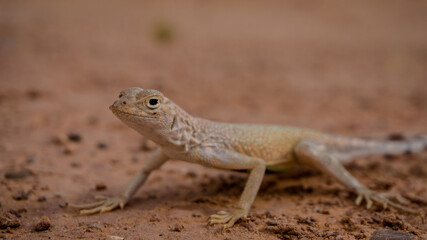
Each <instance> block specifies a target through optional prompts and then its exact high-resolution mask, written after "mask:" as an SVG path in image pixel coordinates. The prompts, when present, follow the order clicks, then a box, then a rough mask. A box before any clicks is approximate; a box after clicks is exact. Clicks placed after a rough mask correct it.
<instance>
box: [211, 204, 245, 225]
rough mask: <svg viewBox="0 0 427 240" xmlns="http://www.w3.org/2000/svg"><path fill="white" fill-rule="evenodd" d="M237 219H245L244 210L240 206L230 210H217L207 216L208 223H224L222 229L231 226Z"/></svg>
mask: <svg viewBox="0 0 427 240" xmlns="http://www.w3.org/2000/svg"><path fill="white" fill-rule="evenodd" d="M239 219H243V220H246V212H245V211H244V210H243V209H241V208H237V209H234V210H233V211H231V212H226V211H219V212H218V213H217V214H213V215H211V216H210V217H209V219H208V225H211V224H224V229H226V228H229V227H232V226H233V225H234V223H236V221H237V220H239Z"/></svg>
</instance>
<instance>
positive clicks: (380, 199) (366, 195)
mask: <svg viewBox="0 0 427 240" xmlns="http://www.w3.org/2000/svg"><path fill="white" fill-rule="evenodd" d="M357 194H358V196H357V198H356V201H355V202H356V205H360V204H361V203H362V200H365V201H366V208H367V209H369V208H371V207H372V204H373V203H374V202H376V203H379V204H382V206H383V208H384V209H386V208H387V206H392V207H394V208H396V209H398V210H401V211H403V212H407V213H410V214H415V215H420V216H421V217H422V218H423V219H424V214H423V212H421V211H417V210H414V209H411V208H408V207H405V206H403V205H401V204H398V203H395V202H393V201H391V200H390V199H389V198H396V199H397V200H398V201H399V202H400V203H408V202H409V201H408V200H406V199H405V198H403V197H401V196H400V195H396V196H393V195H391V194H387V193H377V192H375V191H372V190H370V189H369V188H366V187H361V188H359V189H358V190H357Z"/></svg>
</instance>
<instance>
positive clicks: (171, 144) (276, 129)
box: [72, 88, 427, 227]
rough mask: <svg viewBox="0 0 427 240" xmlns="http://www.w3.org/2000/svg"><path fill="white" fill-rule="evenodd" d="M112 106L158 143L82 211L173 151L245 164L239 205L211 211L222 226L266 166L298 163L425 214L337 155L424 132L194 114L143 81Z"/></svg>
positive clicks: (397, 148)
mask: <svg viewBox="0 0 427 240" xmlns="http://www.w3.org/2000/svg"><path fill="white" fill-rule="evenodd" d="M110 109H111V111H112V112H113V113H114V114H115V115H116V116H117V117H118V118H119V119H120V120H122V121H123V122H124V123H125V124H127V125H128V126H129V127H131V128H133V129H135V130H136V131H138V132H139V133H141V134H142V135H144V136H145V137H147V138H149V139H151V140H152V141H154V142H155V143H157V144H158V145H159V148H158V149H157V150H156V152H155V153H154V154H153V155H152V156H151V158H150V159H149V160H148V161H147V162H146V163H145V164H144V165H143V166H142V168H141V169H140V170H139V171H138V173H137V174H136V175H135V176H134V178H133V179H132V181H131V182H130V184H129V185H128V187H127V188H126V190H125V191H124V193H123V194H121V195H119V196H117V197H114V198H100V199H98V200H99V201H98V202H96V203H93V204H87V205H72V207H76V208H80V209H83V210H81V213H82V214H92V213H97V212H104V211H110V210H112V209H114V208H117V207H121V208H123V207H124V205H125V204H126V203H127V202H128V201H129V199H130V198H131V197H132V196H133V195H134V193H135V192H136V191H137V189H138V188H139V187H140V186H141V185H142V184H143V183H144V182H145V180H146V179H147V177H148V175H149V174H150V172H152V171H153V170H155V169H157V168H159V167H160V166H161V165H162V164H163V163H164V162H166V161H167V160H168V159H171V158H173V159H179V160H183V161H188V162H194V163H199V164H202V165H205V166H208V167H214V168H220V169H232V170H248V171H249V178H248V182H247V184H246V186H245V189H244V191H243V193H242V196H241V198H240V201H239V203H238V205H237V207H236V208H234V209H233V210H232V211H231V212H225V211H220V212H219V213H218V214H214V215H212V216H211V217H210V220H209V223H211V224H213V223H223V224H225V225H224V226H225V227H231V226H233V224H234V223H235V222H236V221H237V220H239V219H240V218H245V217H246V216H247V214H248V212H249V209H250V206H251V205H252V202H253V201H254V198H255V196H256V194H257V192H258V189H259V186H260V184H261V181H262V179H263V176H264V172H265V170H266V169H270V170H273V171H276V170H281V169H285V168H287V167H288V166H292V165H294V164H297V163H299V164H306V165H310V166H313V167H316V168H318V169H320V170H321V171H323V172H324V173H326V174H329V175H331V176H333V177H334V178H336V179H337V180H338V181H340V182H341V183H342V184H344V185H345V186H347V187H348V188H349V189H350V190H352V191H354V192H356V193H357V194H358V198H357V199H356V203H357V204H360V202H361V201H362V200H363V199H365V200H366V202H367V207H368V208H369V207H370V206H371V205H372V203H373V201H374V202H377V203H380V204H383V205H384V207H386V206H387V205H390V206H393V207H395V208H398V209H400V210H403V211H406V212H410V213H415V214H422V213H421V212H418V211H416V210H412V209H409V208H406V207H404V206H402V205H400V204H397V203H394V202H392V201H390V200H389V199H388V198H387V197H386V196H385V195H384V194H380V193H376V192H373V191H371V190H369V189H368V188H366V187H365V186H363V185H362V184H360V183H359V182H358V181H357V180H356V179H355V178H354V177H353V176H351V175H350V173H349V172H347V170H346V169H345V168H344V167H343V166H342V164H341V162H342V161H345V160H350V159H352V158H354V157H357V156H363V155H368V154H379V153H390V154H398V153H404V152H419V151H421V150H423V149H424V148H425V147H426V146H427V137H425V136H419V137H416V138H413V139H412V140H408V141H373V140H363V139H358V138H347V137H340V136H333V135H328V134H323V133H320V132H316V131H313V130H309V129H302V128H295V127H285V126H273V125H250V124H230V123H219V122H213V121H209V120H205V119H201V118H196V117H193V116H191V115H190V114H188V113H187V112H185V111H184V110H183V109H181V108H180V107H179V106H177V105H176V104H174V103H173V102H172V101H171V100H169V99H168V98H166V97H165V96H164V95H163V94H162V93H160V92H159V91H157V90H144V89H141V88H129V89H125V90H123V91H122V92H121V93H120V95H119V98H118V100H116V101H115V102H114V103H113V104H112V105H111V106H110Z"/></svg>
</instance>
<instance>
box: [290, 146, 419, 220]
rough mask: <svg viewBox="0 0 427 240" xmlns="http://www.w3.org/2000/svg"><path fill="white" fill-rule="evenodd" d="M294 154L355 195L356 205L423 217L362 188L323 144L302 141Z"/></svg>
mask: <svg viewBox="0 0 427 240" xmlns="http://www.w3.org/2000/svg"><path fill="white" fill-rule="evenodd" d="M295 153H296V155H297V158H298V160H299V161H301V162H302V163H305V164H307V165H310V166H312V167H316V168H318V169H319V170H321V171H322V172H324V173H326V174H328V175H330V176H333V177H334V178H335V179H337V180H338V181H339V182H341V183H342V184H343V185H345V186H346V187H348V188H349V189H350V190H351V191H353V192H355V193H357V194H358V197H357V199H356V204H357V205H359V204H360V203H361V202H362V200H365V201H366V207H367V208H368V209H369V208H370V207H371V206H372V204H373V202H376V203H379V204H382V205H383V207H384V208H386V207H387V206H392V207H394V208H397V209H400V210H402V211H404V212H408V213H411V214H416V215H421V216H423V213H422V212H420V211H416V210H413V209H410V208H407V207H405V206H402V205H400V204H397V203H395V202H392V201H390V200H389V199H388V196H387V195H386V194H382V193H377V192H375V191H373V190H370V189H369V188H367V187H365V186H363V185H362V184H361V183H359V181H357V179H356V178H354V177H353V176H352V175H351V174H350V173H349V172H348V171H347V170H346V169H345V168H344V166H343V165H342V164H341V162H340V161H339V158H338V157H337V156H335V155H334V151H333V149H329V148H328V147H327V146H326V145H325V144H322V143H321V142H319V141H317V140H312V139H306V140H302V141H301V142H300V143H298V144H297V146H296V147H295Z"/></svg>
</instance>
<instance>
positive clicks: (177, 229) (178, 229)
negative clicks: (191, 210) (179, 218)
mask: <svg viewBox="0 0 427 240" xmlns="http://www.w3.org/2000/svg"><path fill="white" fill-rule="evenodd" d="M170 230H171V231H172V232H181V231H182V230H184V226H183V225H181V224H175V226H174V227H173V228H171V229H170Z"/></svg>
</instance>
